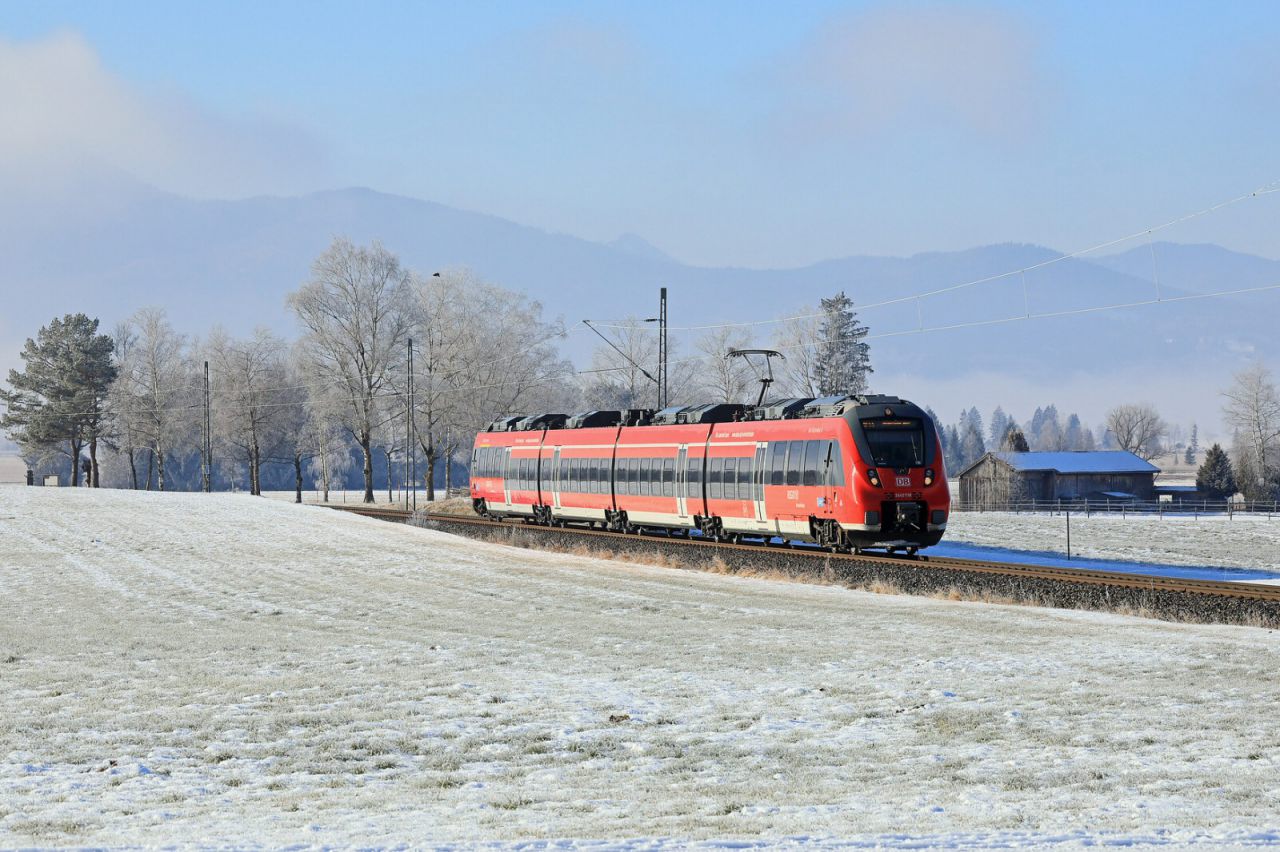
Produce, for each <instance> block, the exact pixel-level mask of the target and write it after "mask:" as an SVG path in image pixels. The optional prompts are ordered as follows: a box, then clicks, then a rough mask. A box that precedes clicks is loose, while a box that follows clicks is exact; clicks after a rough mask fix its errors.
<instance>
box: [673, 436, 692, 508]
mask: <svg viewBox="0 0 1280 852" xmlns="http://www.w3.org/2000/svg"><path fill="white" fill-rule="evenodd" d="M688 458H689V445H688V444H681V445H680V452H678V453H677V454H676V514H677V515H679V516H680V521H681V523H690V521H689V500H688V497H687V496H686V492H687V491H688V487H687V485H688V480H689V476H688V473H689V471H688V467H689V465H688Z"/></svg>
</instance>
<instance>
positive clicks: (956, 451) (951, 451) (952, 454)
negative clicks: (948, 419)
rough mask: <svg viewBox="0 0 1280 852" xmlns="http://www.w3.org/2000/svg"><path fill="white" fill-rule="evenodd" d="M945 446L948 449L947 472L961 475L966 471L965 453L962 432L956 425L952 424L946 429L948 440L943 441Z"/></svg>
mask: <svg viewBox="0 0 1280 852" xmlns="http://www.w3.org/2000/svg"><path fill="white" fill-rule="evenodd" d="M942 443H943V446H944V447H945V448H946V450H945V453H944V460H945V461H946V464H947V470H950V471H954V472H955V473H959V472H960V471H961V470H963V469H964V466H965V465H964V452H963V450H962V448H961V446H960V430H959V429H957V428H956V424H954V423H952V424H950V425H949V426H947V428H946V438H945V439H944V440H943V442H942Z"/></svg>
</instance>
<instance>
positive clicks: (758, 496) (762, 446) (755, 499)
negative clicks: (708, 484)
mask: <svg viewBox="0 0 1280 852" xmlns="http://www.w3.org/2000/svg"><path fill="white" fill-rule="evenodd" d="M767 448H768V444H766V443H765V442H764V441H757V442H756V458H755V465H754V466H753V468H752V473H751V504H752V505H753V506H754V507H755V520H756V527H757V528H759V529H764V528H765V524H766V522H767V521H768V520H769V514H768V512H766V511H765V508H764V483H765V479H764V478H765V470H764V459H765V450H766V449H767ZM739 496H741V495H739Z"/></svg>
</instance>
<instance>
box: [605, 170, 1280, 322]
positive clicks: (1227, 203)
mask: <svg viewBox="0 0 1280 852" xmlns="http://www.w3.org/2000/svg"><path fill="white" fill-rule="evenodd" d="M1276 192H1280V178H1277V179H1276V180H1273V181H1271V182H1270V183H1267V184H1264V185H1263V186H1260V187H1258V188H1257V189H1254V190H1252V191H1251V192H1246V193H1243V194H1241V195H1237V196H1234V197H1232V198H1228V199H1226V200H1224V201H1219V202H1218V203H1216V204H1211V205H1209V206H1208V207H1204V208H1202V209H1200V210H1195V211H1192V212H1190V213H1185V214H1183V215H1181V216H1178V217H1175V218H1173V219H1170V220H1168V221H1167V222H1163V223H1161V224H1157V225H1152V226H1151V227H1149V228H1144V229H1142V230H1140V231H1134V232H1133V233H1131V234H1126V235H1125V236H1122V237H1116V238H1113V239H1109V240H1106V241H1104V242H1101V243H1098V244H1096V245H1092V246H1089V247H1088V248H1082V249H1077V250H1076V251H1073V252H1069V253H1067V254H1062V255H1058V256H1055V257H1051V258H1048V259H1047V260H1042V261H1040V262H1038V263H1033V264H1030V265H1028V266H1021V267H1018V268H1017V269H1010V270H1008V271H1006V272H1000V273H996V274H993V275H985V276H982V277H980V278H974V279H972V280H970V281H963V282H961V283H958V284H951V285H949V286H946V287H939V288H937V289H935V290H927V291H924V292H920V293H912V294H910V295H906V296H897V297H894V298H892V299H885V300H883V301H880V302H871V303H869V304H863V305H858V306H857V308H858V310H859V311H867V310H871V309H872V308H883V307H888V306H890V305H900V304H904V303H907V302H914V301H917V300H920V299H928V298H931V297H933V296H940V295H942V294H944V293H953V292H955V291H957V290H964V289H967V288H970V287H976V286H978V285H981V284H989V283H991V282H993V281H1001V280H1003V279H1006V278H1012V277H1013V276H1015V275H1020V276H1023V277H1025V276H1026V273H1028V272H1034V271H1035V270H1037V269H1044V268H1045V267H1048V266H1052V265H1054V264H1056V263H1061V262H1063V261H1064V260H1072V259H1074V258H1078V257H1081V256H1083V255H1087V254H1092V253H1093V252H1097V251H1102V250H1103V249H1107V248H1111V247H1112V246H1117V245H1120V244H1122V243H1126V242H1129V241H1131V240H1135V239H1138V238H1140V237H1144V236H1145V237H1147V238H1150V237H1152V236H1153V235H1155V234H1157V233H1159V232H1161V231H1164V230H1167V229H1168V228H1172V227H1174V226H1175V225H1181V224H1184V223H1186V222H1190V221H1192V220H1194V219H1199V218H1201V217H1203V216H1208V215H1210V214H1211V213H1216V212H1217V211H1219V210H1223V209H1225V208H1227V207H1231V206H1233V205H1236V204H1239V203H1240V202H1242V201H1248V200H1250V199H1253V198H1260V197H1262V196H1264V195H1271V194H1272V193H1276ZM1153 252H1154V248H1153ZM1157 286H1158V282H1157ZM1164 301H1168V300H1167V299H1166V300H1164ZM821 316H823V314H822V313H820V312H819V313H808V314H796V315H794V316H787V317H776V318H774V319H765V320H747V321H743V322H722V323H709V324H706V325H686V326H671V327H670V330H671V331H709V330H712V329H717V328H749V327H755V326H762V325H775V324H777V323H783V322H790V321H791V320H803V319H815V318H817V317H821ZM596 325H598V326H600V327H601V328H631V327H632V326H631V325H630V324H628V323H625V322H618V321H614V322H612V323H609V322H599V323H596Z"/></svg>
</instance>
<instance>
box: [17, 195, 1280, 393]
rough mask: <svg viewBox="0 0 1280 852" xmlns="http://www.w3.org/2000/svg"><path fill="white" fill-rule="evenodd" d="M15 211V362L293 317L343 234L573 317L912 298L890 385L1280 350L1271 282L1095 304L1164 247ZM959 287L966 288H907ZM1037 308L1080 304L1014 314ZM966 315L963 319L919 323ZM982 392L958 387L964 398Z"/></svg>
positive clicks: (101, 198) (306, 202)
mask: <svg viewBox="0 0 1280 852" xmlns="http://www.w3.org/2000/svg"><path fill="white" fill-rule="evenodd" d="M0 226H2V227H0V255H2V256H3V257H4V258H5V262H4V264H3V266H2V267H0V295H3V311H2V312H0V367H7V366H13V365H15V364H16V360H17V359H16V353H17V351H18V349H19V348H20V345H21V341H22V339H23V338H25V337H26V336H28V335H31V334H33V333H34V332H35V330H36V329H37V328H38V327H39V326H40V325H42V324H43V323H45V322H47V321H48V320H49V318H50V317H52V316H55V315H60V314H62V313H65V312H68V311H76V310H82V311H85V312H87V313H90V314H91V315H97V316H99V317H101V318H102V320H103V324H104V326H105V327H106V328H107V329H108V330H109V329H110V327H111V325H112V324H113V323H114V322H115V321H116V320H118V319H120V318H123V317H125V316H127V315H128V314H129V313H131V312H132V311H133V310H135V309H137V308H139V307H141V306H144V305H149V304H154V305H161V306H164V307H166V308H167V309H168V310H169V313H170V315H171V317H172V318H173V320H174V322H175V324H176V325H177V326H179V328H181V329H182V330H183V331H186V332H188V333H192V334H204V333H206V332H207V331H208V329H209V328H210V327H211V326H212V325H213V324H214V323H222V324H224V325H226V326H228V327H229V328H230V329H231V330H232V331H233V332H239V333H243V332H245V331H248V330H249V329H250V328H251V327H252V326H253V325H254V324H257V323H262V324H265V325H267V326H270V327H273V328H276V329H278V330H281V331H282V332H284V333H286V334H293V333H294V331H295V329H294V328H293V322H292V319H291V317H290V315H289V313H288V311H287V310H286V308H285V304H284V300H285V295H286V294H287V293H288V292H289V291H291V290H293V289H295V288H296V287H297V286H298V285H299V284H300V283H301V282H302V281H304V280H305V279H306V278H307V275H308V270H309V266H310V263H311V261H312V260H313V259H314V258H315V257H316V255H317V254H319V253H320V252H322V251H323V250H324V249H325V247H326V246H327V245H328V244H329V242H330V240H331V238H332V237H333V236H334V235H337V234H343V235H346V236H348V237H350V238H351V239H353V240H355V241H357V242H365V241H369V240H373V239H380V240H381V241H382V242H383V244H384V245H386V246H387V247H388V248H390V249H391V250H393V251H395V252H397V253H398V254H399V255H400V257H401V258H402V259H403V260H404V262H405V263H406V264H408V265H410V266H412V267H414V268H417V269H419V270H422V271H424V272H430V271H434V270H436V269H441V268H445V267H449V266H454V265H467V266H470V267H472V268H473V269H475V270H476V271H477V272H478V273H479V274H480V275H481V276H483V277H485V278H488V279H490V280H493V281H496V282H498V283H501V284H504V285H506V286H508V287H513V288H517V289H521V290H524V291H526V292H528V293H529V294H530V295H532V296H533V297H534V298H536V299H538V300H539V301H541V302H542V303H543V304H544V306H545V308H546V311H547V313H548V314H549V315H551V316H556V315H559V316H562V317H563V318H564V319H565V322H566V325H568V326H569V327H570V328H572V329H575V330H576V331H580V330H581V325H580V320H581V319H583V318H591V319H596V320H608V319H615V318H621V317H625V316H627V315H635V316H650V315H653V314H654V313H655V312H656V309H657V290H658V287H659V286H667V287H668V288H669V290H670V298H671V316H672V323H673V325H674V326H677V327H679V326H685V325H705V324H707V323H708V322H714V321H755V320H767V319H770V318H774V317H778V316H781V315H784V314H786V313H789V312H794V311H796V310H797V309H799V308H801V307H802V306H805V305H812V304H814V303H816V301H817V299H818V298H819V297H821V296H824V295H829V294H832V293H834V292H836V291H838V290H845V291H846V292H848V293H849V294H850V295H851V296H852V297H853V298H854V299H855V301H856V302H857V303H858V304H860V305H863V306H870V305H878V304H879V303H882V302H886V301H890V300H894V299H905V301H901V302H899V303H897V304H891V305H884V306H880V307H867V308H864V310H863V312H862V318H863V320H864V321H866V322H867V323H868V324H869V325H870V326H871V328H872V332H873V334H875V335H879V337H878V338H877V339H875V340H873V360H874V363H875V365H876V370H877V377H878V378H881V379H883V380H884V381H886V382H891V381H894V380H896V379H897V378H900V377H903V376H907V377H915V378H917V379H920V380H921V381H922V382H923V381H925V379H927V380H928V382H934V381H946V380H948V379H949V378H951V377H957V376H970V377H972V376H992V375H1003V376H1006V377H1009V378H1010V379H1011V380H1020V381H1022V382H1024V383H1025V384H1026V386H1027V387H1028V388H1030V389H1031V390H1029V391H1028V392H1034V389H1035V388H1038V387H1043V385H1044V380H1045V379H1046V378H1047V377H1050V376H1057V377H1062V376H1064V375H1067V374H1075V375H1084V376H1092V377H1098V380H1099V381H1102V380H1104V379H1106V377H1108V376H1114V375H1117V374H1119V373H1121V372H1126V371H1127V372H1126V375H1128V374H1135V371H1136V372H1137V373H1140V372H1141V371H1143V370H1147V369H1150V370H1153V371H1154V370H1158V371H1160V372H1161V373H1162V374H1164V375H1169V374H1170V371H1177V370H1184V369H1191V368H1204V367H1205V366H1206V365H1210V366H1213V369H1214V370H1216V373H1215V375H1219V374H1220V375H1227V371H1228V370H1229V369H1230V368H1231V367H1232V366H1234V365H1235V364H1237V363H1238V362H1239V361H1240V359H1241V357H1243V356H1247V355H1249V354H1250V353H1252V352H1256V351H1259V350H1260V349H1261V350H1263V351H1268V352H1275V351H1276V344H1275V343H1274V342H1273V338H1274V334H1273V330H1272V328H1271V326H1272V322H1271V319H1270V317H1271V316H1272V315H1273V313H1274V305H1275V294H1274V293H1268V294H1259V295H1253V296H1241V297H1231V298H1219V299H1206V300H1199V301H1189V302H1175V303H1171V304H1164V305H1152V306H1147V307H1132V308H1124V309H1119V310H1111V311H1102V312H1089V311H1090V309H1091V308H1095V307H1098V306H1102V305H1117V304H1130V303H1135V302H1144V301H1147V300H1149V299H1153V298H1154V297H1155V289H1154V284H1153V282H1152V280H1151V250H1150V248H1149V247H1147V246H1142V247H1139V248H1137V249H1134V250H1133V251H1129V252H1126V253H1123V254H1117V255H1112V256H1108V257H1102V258H1098V259H1094V260H1089V261H1086V260H1067V261H1062V262H1060V263H1054V264H1052V265H1049V266H1045V267H1043V268H1040V269H1036V270H1033V271H1031V272H1028V273H1026V274H1025V275H1020V274H1015V275H1009V276H1006V277H1003V278H999V279H995V280H988V281H981V283H971V282H979V281H980V280H981V279H984V278H988V277H990V276H996V275H1000V274H1002V273H1007V272H1009V271H1010V270H1016V269H1019V268H1023V267H1027V266H1031V265H1034V264H1038V263H1043V262H1044V261H1047V260H1051V259H1053V258H1054V257H1057V253H1056V252H1054V251H1053V250H1051V249H1048V248H1043V247H1039V246H1030V245H1017V244H1006V245H994V246H984V247H980V248H974V249H970V250H967V251H960V252H940V253H925V254H919V255H915V256H912V257H908V258H898V257H874V256H858V257H847V258H840V259H836V260H829V261H824V262H821V263H817V264H813V265H811V266H807V267H803V268H797V269H772V270H753V269H737V268H701V267H692V266H687V265H684V264H681V263H679V262H677V261H675V260H673V259H671V258H670V257H668V256H667V255H665V254H663V253H662V252H661V251H660V250H658V249H656V248H654V247H653V246H652V245H650V244H649V243H647V242H646V241H644V240H643V239H642V238H641V237H638V236H635V235H631V234H628V235H624V236H623V237H620V238H619V239H618V240H615V241H614V242H612V243H610V244H600V243H594V242H591V241H588V240H583V239H579V238H576V237H572V236H567V235H564V234H555V233H548V232H546V231H543V230H540V229H537V228H532V227H528V226H524V225H519V224H516V223H514V222H510V221H507V220H504V219H501V218H497V217H494V216H488V215H484V214H480V213H473V212H468V211H463V210H457V209H453V208H449V207H445V206H442V205H439V204H434V203H431V202H426V201H419V200H415V199H411V198H404V197H399V196H394V195H387V194H383V193H378V192H374V191H371V190H366V189H347V190H340V191H333V192H322V193H316V194H313V195H308V196H303V197H299V198H275V197H260V198H249V199H244V200H238V201H197V200H192V199H188V198H181V197H178V196H174V195H169V194H165V193H162V192H158V191H156V190H154V189H151V188H149V187H145V186H142V185H139V184H136V183H133V182H130V181H129V180H127V179H124V178H113V179H109V180H100V181H97V182H96V183H94V184H93V185H92V186H91V187H90V188H88V189H85V190H83V191H79V190H75V189H69V190H68V191H66V192H63V193H60V194H56V195H53V196H41V197H27V198H22V199H17V200H15V199H13V198H7V199H0ZM1156 257H1157V269H1158V270H1159V278H1160V283H1161V292H1162V295H1163V296H1165V297H1166V298H1167V297H1169V296H1171V295H1177V294H1180V293H1195V292H1206V291H1209V290H1218V289H1231V288H1234V287H1236V286H1242V285H1248V286H1255V285H1256V284H1257V283H1278V282H1280V262H1277V261H1271V260H1266V259H1263V258H1257V257H1250V256H1247V255H1240V254H1235V253H1232V252H1228V251H1226V250H1225V249H1221V248H1219V247H1217V246H1212V245H1173V244H1158V245H1157V246H1156ZM958 285H968V286H958ZM946 288H956V289H953V290H951V291H950V292H946V293H941V294H938V295H933V296H929V297H927V298H921V299H914V298H910V297H911V296H913V295H914V294H919V293H923V292H929V291H935V290H943V289H946ZM1066 312H1076V313H1066ZM1027 313H1033V314H1035V313H1040V314H1043V313H1064V314H1065V315H1062V316H1057V317H1054V318H1048V319H1037V320H1035V321H1032V322H1022V321H1017V320H1018V318H1020V317H1023V316H1024V315H1026V314H1027ZM956 325H961V326H966V327H962V328H953V329H951V330H946V331H933V332H932V333H929V334H917V333H914V332H915V331H917V330H918V329H919V328H921V327H924V328H926V329H936V328H938V327H949V326H956ZM771 328H772V326H767V325H766V326H759V327H756V329H755V330H756V331H758V332H759V333H760V336H759V338H758V342H759V343H761V344H764V345H767V344H768V335H769V333H770V330H771ZM693 334H694V332H690V333H688V334H685V333H682V332H680V331H676V332H674V333H673V338H674V339H675V340H676V341H677V343H678V344H679V345H680V346H682V347H683V348H684V349H686V350H687V348H688V346H689V344H690V343H691V340H692V336H693ZM884 335H894V336H884ZM593 345H594V344H593V338H591V337H590V335H588V334H581V333H575V334H572V335H571V336H570V337H569V339H568V340H567V341H566V343H565V348H566V351H567V352H568V354H570V355H571V356H573V357H575V358H578V359H584V358H585V356H586V355H587V354H588V353H589V352H590V350H591V349H592V347H593ZM1219 362H1221V364H1219ZM947 387H948V389H950V388H951V387H952V386H950V385H948V386H947ZM976 392H977V389H976V388H973V387H969V388H961V389H960V390H959V391H958V392H957V395H956V399H963V398H965V394H969V396H970V397H971V398H972V397H973V396H974V394H975V393H976ZM946 396H948V397H949V396H950V394H949V393H948V394H946ZM1046 401H1048V398H1047V397H1046ZM946 404H950V403H949V402H941V403H940V405H946ZM1215 405H1216V403H1215Z"/></svg>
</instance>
